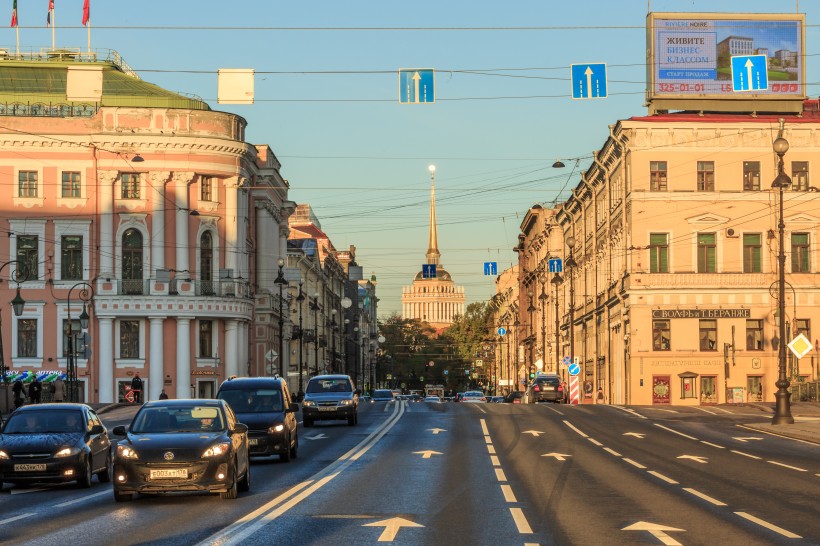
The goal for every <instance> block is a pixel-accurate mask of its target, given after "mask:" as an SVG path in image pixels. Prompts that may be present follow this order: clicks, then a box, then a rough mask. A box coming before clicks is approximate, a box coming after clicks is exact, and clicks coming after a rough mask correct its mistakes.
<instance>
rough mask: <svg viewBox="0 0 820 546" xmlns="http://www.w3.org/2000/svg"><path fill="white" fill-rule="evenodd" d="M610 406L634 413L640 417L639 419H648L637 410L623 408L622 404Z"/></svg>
mask: <svg viewBox="0 0 820 546" xmlns="http://www.w3.org/2000/svg"><path fill="white" fill-rule="evenodd" d="M611 407H613V408H615V409H619V410H621V411H623V412H625V413H630V414H632V415H634V416H635V417H640V418H641V419H648V417H646V416H645V415H641V414H640V413H638V412H637V411H635V410H633V409H630V408H625V407H623V406H611Z"/></svg>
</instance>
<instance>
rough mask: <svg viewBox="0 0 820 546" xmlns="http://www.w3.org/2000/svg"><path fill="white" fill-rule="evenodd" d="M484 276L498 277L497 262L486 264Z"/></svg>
mask: <svg viewBox="0 0 820 546" xmlns="http://www.w3.org/2000/svg"><path fill="white" fill-rule="evenodd" d="M484 274H485V275H498V263H497V262H484Z"/></svg>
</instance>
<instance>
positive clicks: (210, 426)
mask: <svg viewBox="0 0 820 546" xmlns="http://www.w3.org/2000/svg"><path fill="white" fill-rule="evenodd" d="M112 433H113V434H114V435H116V436H125V439H124V440H121V441H120V442H119V443H118V444H117V449H116V450H115V452H114V453H115V454H114V500H116V501H117V502H123V501H129V500H131V499H132V498H133V496H134V493H166V492H171V491H208V492H211V493H217V492H218V493H220V495H221V496H222V498H223V499H235V498H236V497H237V494H238V491H247V490H249V489H250V486H251V467H250V454H249V451H248V427H247V426H246V425H245V424H243V423H240V422H239V421H238V420H237V418H236V415H235V414H234V412H233V410H232V409H231V407H230V406H229V405H228V403H227V402H225V401H224V400H201V399H197V400H186V399H180V400H156V401H151V402H146V403H145V404H143V406H142V407H141V408H140V409H139V411H138V412H137V414H136V415H135V416H134V419H133V421H131V425H130V426H129V427H128V428H127V429H126V427H124V426H118V427H114V429H113V431H112Z"/></svg>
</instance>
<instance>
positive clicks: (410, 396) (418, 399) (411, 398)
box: [407, 393, 424, 402]
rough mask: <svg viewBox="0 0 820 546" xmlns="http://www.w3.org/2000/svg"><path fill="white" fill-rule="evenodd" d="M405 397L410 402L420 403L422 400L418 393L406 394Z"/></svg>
mask: <svg viewBox="0 0 820 546" xmlns="http://www.w3.org/2000/svg"><path fill="white" fill-rule="evenodd" d="M407 397H408V398H407V399H408V400H409V401H410V402H421V401H422V400H424V398H422V397H421V395H420V394H418V393H413V394H408V395H407Z"/></svg>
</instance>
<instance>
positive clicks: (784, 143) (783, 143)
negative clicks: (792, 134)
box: [772, 137, 789, 157]
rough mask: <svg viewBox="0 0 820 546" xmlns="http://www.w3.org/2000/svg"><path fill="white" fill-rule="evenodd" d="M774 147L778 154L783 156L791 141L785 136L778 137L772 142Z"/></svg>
mask: <svg viewBox="0 0 820 546" xmlns="http://www.w3.org/2000/svg"><path fill="white" fill-rule="evenodd" d="M772 149H773V150H774V153H776V154H777V155H778V156H780V157H783V154H785V153H786V152H788V151H789V141H788V140H786V139H785V138H783V137H777V138H776V139H775V140H774V142H772Z"/></svg>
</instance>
